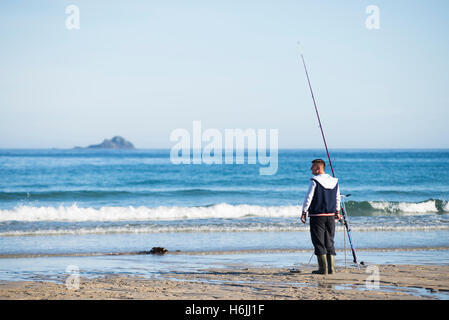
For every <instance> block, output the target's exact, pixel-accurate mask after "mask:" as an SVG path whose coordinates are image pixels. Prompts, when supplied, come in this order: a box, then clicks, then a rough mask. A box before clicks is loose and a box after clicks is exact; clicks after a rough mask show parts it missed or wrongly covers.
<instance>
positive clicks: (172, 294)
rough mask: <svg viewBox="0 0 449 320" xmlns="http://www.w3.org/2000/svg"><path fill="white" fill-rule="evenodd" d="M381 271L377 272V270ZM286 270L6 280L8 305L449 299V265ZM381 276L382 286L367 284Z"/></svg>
mask: <svg viewBox="0 0 449 320" xmlns="http://www.w3.org/2000/svg"><path fill="white" fill-rule="evenodd" d="M376 268H378V269H376ZM298 270H299V271H300V272H299V273H293V272H290V270H289V269H284V268H282V269H281V268H246V267H240V268H239V267H238V266H236V267H235V268H226V269H223V268H219V269H207V270H205V271H201V272H182V271H171V272H167V273H162V274H160V275H158V277H155V278H143V277H135V276H131V275H114V274H108V275H104V276H101V277H97V278H83V277H81V278H80V279H79V287H78V289H74V288H72V289H70V288H68V287H67V286H66V279H62V278H61V279H60V281H46V280H39V281H2V282H0V299H6V300H22V299H25V300H41V299H45V300H47V299H49V300H53V299H56V300H81V299H82V300H84V299H88V300H110V299H112V300H115V299H120V300H122V299H124V300H127V299H137V300H205V299H218V300H229V299H232V300H235V299H237V300H240V299H245V300H256V299H257V300H273V299H274V300H410V299H448V298H449V277H448V273H449V266H423V265H377V266H374V265H373V266H371V267H369V266H363V267H361V268H360V269H357V268H355V267H351V268H344V267H342V268H338V269H337V273H336V274H333V275H326V276H325V275H315V274H312V273H311V271H312V270H314V267H313V266H307V267H299V268H298ZM373 270H375V271H377V270H378V271H379V286H378V287H377V288H376V287H373V285H375V283H374V282H369V283H368V285H367V282H366V281H367V279H369V278H370V277H372V276H373V275H374V273H373Z"/></svg>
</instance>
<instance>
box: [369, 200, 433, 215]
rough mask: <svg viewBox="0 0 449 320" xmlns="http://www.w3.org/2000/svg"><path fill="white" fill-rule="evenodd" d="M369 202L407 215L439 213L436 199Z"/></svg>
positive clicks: (392, 211)
mask: <svg viewBox="0 0 449 320" xmlns="http://www.w3.org/2000/svg"><path fill="white" fill-rule="evenodd" d="M369 204H370V205H371V206H372V207H373V208H374V209H376V210H382V211H385V212H389V213H402V214H405V215H413V214H417V215H419V214H425V213H437V212H438V209H437V206H436V203H435V200H428V201H425V202H388V201H386V202H374V201H369Z"/></svg>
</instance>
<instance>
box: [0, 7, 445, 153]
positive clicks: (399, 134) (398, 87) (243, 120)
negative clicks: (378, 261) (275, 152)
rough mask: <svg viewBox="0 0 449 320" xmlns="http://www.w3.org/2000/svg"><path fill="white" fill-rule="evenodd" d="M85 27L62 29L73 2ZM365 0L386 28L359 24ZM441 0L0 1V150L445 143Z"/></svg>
mask: <svg viewBox="0 0 449 320" xmlns="http://www.w3.org/2000/svg"><path fill="white" fill-rule="evenodd" d="M71 4H74V5H77V6H78V8H79V10H80V29H79V30H68V29H67V28H66V25H65V20H66V18H67V17H68V15H67V14H66V13H65V9H66V7H67V6H68V5H71ZM368 5H377V6H378V8H379V9H380V29H378V30H369V29H367V28H366V26H365V20H366V19H367V17H368V14H367V13H366V12H365V9H366V7H367V6H368ZM447 12H449V2H447V1H435V0H431V1H418V0H416V1H413V0H408V1H401V0H396V1H321V0H316V1H299V0H297V1H195V0H192V1H134V0H131V1H121V2H119V1H114V2H113V1H99V0H98V1H82V0H73V1H2V2H1V3H0V48H1V50H0V69H1V70H2V72H1V73H0V137H1V139H0V148H51V147H57V148H71V147H73V146H75V145H78V146H86V145H89V144H94V143H99V142H101V141H102V140H103V139H104V138H111V137H112V136H114V135H122V136H123V137H125V138H126V139H128V140H130V141H132V142H133V143H134V144H135V145H136V146H137V147H140V148H152V147H155V148H170V147H171V146H172V145H173V144H174V143H173V142H171V141H170V140H169V135H170V132H171V131H172V130H174V129H176V128H186V129H188V130H190V131H191V130H192V121H194V120H201V122H202V125H203V128H216V129H219V130H222V131H224V129H227V128H230V129H231V128H242V129H246V128H254V129H278V130H279V147H281V148H321V147H322V141H321V136H320V132H319V128H318V126H317V121H316V117H315V113H314V109H313V103H312V100H311V97H310V94H309V91H308V87H307V82H306V78H305V74H304V70H303V68H302V65H301V62H300V59H299V55H298V47H297V42H298V41H300V42H301V44H302V49H303V53H304V56H305V59H306V63H307V66H308V69H309V73H310V77H311V81H312V86H313V89H314V92H315V96H316V98H317V103H318V107H319V111H320V115H321V119H322V123H323V127H324V129H325V133H326V137H327V139H328V145H329V147H331V148H448V147H449V139H448V138H449V127H448V125H447V122H448V119H449V91H448V90H447V88H448V83H449V62H448V57H449V42H448V41H447V30H449V19H447V17H446V15H447Z"/></svg>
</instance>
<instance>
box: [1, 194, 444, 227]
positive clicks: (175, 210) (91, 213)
mask: <svg viewBox="0 0 449 320" xmlns="http://www.w3.org/2000/svg"><path fill="white" fill-rule="evenodd" d="M346 209H347V212H348V215H349V216H381V215H387V216H389V215H399V216H401V215H425V214H445V213H448V212H449V204H448V202H447V201H442V200H433V199H431V200H427V201H423V202H388V201H378V202H376V201H362V202H356V201H348V202H347V203H346ZM301 211H302V207H301V206H300V205H298V206H257V205H246V204H241V205H231V204H227V203H221V204H215V205H208V206H200V207H179V206H172V207H166V206H160V207H154V208H152V207H145V206H140V207H133V206H128V207H107V206H106V207H101V208H91V207H87V208H84V207H78V206H77V205H76V204H73V205H71V206H59V207H51V206H48V207H45V206H41V207H36V206H27V205H19V206H17V207H15V208H13V209H11V210H0V222H7V221H27V222H32V221H61V222H65V221H68V222H85V221H151V220H182V219H209V218H223V219H239V218H245V217H263V218H276V217H299V215H300V213H301Z"/></svg>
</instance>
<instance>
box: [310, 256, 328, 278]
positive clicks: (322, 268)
mask: <svg viewBox="0 0 449 320" xmlns="http://www.w3.org/2000/svg"><path fill="white" fill-rule="evenodd" d="M316 257H317V260H318V270H315V271H312V273H313V274H327V260H326V255H325V254H322V255H319V256H316Z"/></svg>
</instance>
